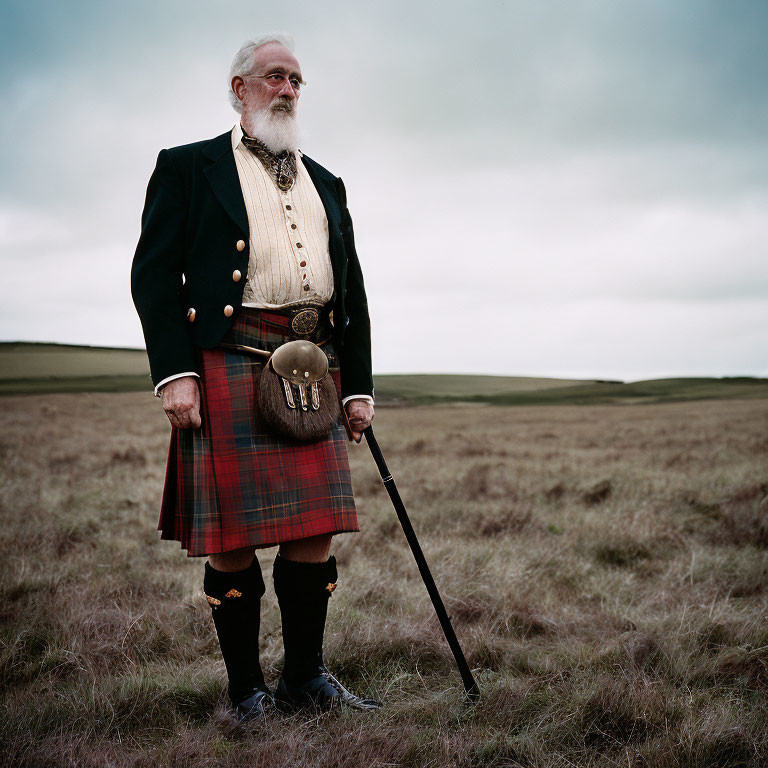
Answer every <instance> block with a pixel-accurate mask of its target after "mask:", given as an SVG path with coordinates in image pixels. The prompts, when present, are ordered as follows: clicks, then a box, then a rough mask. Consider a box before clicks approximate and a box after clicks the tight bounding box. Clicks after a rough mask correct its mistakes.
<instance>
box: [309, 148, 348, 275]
mask: <svg viewBox="0 0 768 768" xmlns="http://www.w3.org/2000/svg"><path fill="white" fill-rule="evenodd" d="M301 160H302V162H303V163H304V167H305V168H306V169H307V173H309V177H310V178H311V179H312V183H313V184H314V185H315V189H316V190H317V193H318V195H320V200H321V202H322V203H323V208H325V215H326V218H327V219H328V246H329V251H330V254H331V265H332V266H333V273H334V275H335V277H336V278H337V279H338V278H339V276H340V275H341V270H342V267H343V264H342V261H343V254H344V245H343V241H342V239H341V207H340V206H339V200H338V193H337V191H336V177H335V176H333V175H332V174H330V173H329V172H328V171H326V170H325V168H323V166H322V165H319V164H318V163H316V162H315V161H314V160H313V159H312V158H311V157H307V156H306V155H304V154H302V156H301Z"/></svg>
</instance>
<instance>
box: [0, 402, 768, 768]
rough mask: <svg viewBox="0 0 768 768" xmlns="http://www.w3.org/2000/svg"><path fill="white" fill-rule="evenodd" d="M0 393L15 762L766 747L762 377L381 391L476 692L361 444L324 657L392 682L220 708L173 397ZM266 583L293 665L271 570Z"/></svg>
mask: <svg viewBox="0 0 768 768" xmlns="http://www.w3.org/2000/svg"><path fill="white" fill-rule="evenodd" d="M0 408H1V409H2V411H1V414H2V415H1V417H0V418H1V422H0V423H1V424H2V432H1V433H0V434H1V435H2V437H0V441H1V442H0V455H1V456H2V470H1V471H0V472H1V473H0V483H1V484H2V493H1V499H2V511H1V515H2V518H1V519H2V529H0V541H1V542H2V547H3V552H4V553H5V567H4V569H3V571H2V578H1V579H0V590H1V592H2V598H1V599H0V613H1V615H2V630H1V633H2V634H1V635H0V641H1V642H2V647H1V648H0V670H2V674H1V675H0V680H1V682H2V688H3V703H2V710H1V711H2V717H3V727H2V729H0V756H1V757H2V758H3V760H2V763H3V765H21V766H64V765H82V766H100V767H101V766H157V765H173V766H201V765H216V766H243V765H254V766H319V765H323V766H355V767H358V766H366V767H367V766H440V767H442V766H457V767H458V766H462V767H463V766H466V767H467V768H469V767H470V766H542V767H543V766H574V765H576V766H595V767H598V766H599V767H600V768H603V767H604V766H645V767H647V768H667V766H680V767H683V766H686V767H692V766H702V767H704V766H706V767H707V768H711V767H712V766H728V767H729V768H731V767H735V766H747V765H755V766H758V765H765V764H766V761H768V707H767V706H766V703H767V702H766V698H767V694H768V602H767V594H768V522H767V517H768V501H767V500H766V494H767V493H768V471H767V470H766V464H765V457H766V448H768V437H767V435H768V430H767V429H766V426H768V401H765V400H752V401H732V402H731V401H719V402H716V403H711V402H698V403H681V404H669V405H656V406H650V405H646V406H623V407H616V406H589V407H586V406H584V407H570V406H561V407H546V406H542V407H537V408H493V407H439V408H438V407H434V408H402V409H382V410H380V412H379V416H378V418H377V422H376V427H377V437H378V439H379V442H380V443H381V445H382V447H383V449H384V450H385V453H386V455H387V459H388V461H389V464H390V467H391V468H392V469H393V471H394V473H395V477H396V479H397V481H398V486H399V488H400V490H401V493H402V495H403V497H404V499H405V502H406V505H407V506H408V508H409V511H410V513H411V516H412V519H413V521H414V525H415V527H416V529H417V532H418V533H419V536H420V538H421V541H422V544H423V546H424V549H425V552H426V554H427V557H428V559H429V561H430V563H431V564H432V567H433V571H434V574H435V577H436V579H437V581H438V584H439V586H440V588H441V591H442V592H443V595H444V598H445V601H446V604H447V606H448V609H449V612H450V613H451V615H452V617H453V620H454V624H455V626H456V630H457V633H458V635H459V637H460V640H461V641H462V643H463V646H464V649H465V651H466V654H467V657H468V659H469V661H470V664H471V666H473V668H474V669H475V670H476V676H477V678H478V681H479V682H480V685H481V688H482V690H483V694H484V696H483V700H482V702H481V703H480V704H479V705H478V706H476V707H474V708H468V707H466V706H465V705H464V704H463V702H462V699H461V695H460V691H459V687H458V678H457V676H456V674H455V672H454V670H453V666H452V658H451V656H450V653H449V651H448V650H447V647H446V645H445V643H444V641H443V639H442V637H441V635H440V631H439V627H438V625H437V622H436V620H435V618H434V615H433V612H432V609H431V606H430V604H429V602H428V599H427V597H426V594H425V592H424V589H423V587H422V585H421V583H420V581H419V577H418V574H417V571H416V569H415V566H414V564H413V562H412V560H411V557H410V555H409V553H408V551H407V548H406V545H405V543H404V540H403V537H402V535H401V533H400V532H399V530H398V527H397V523H396V521H395V518H394V514H393V512H392V511H391V508H390V507H389V502H388V500H387V498H386V494H385V493H384V491H383V489H382V488H381V485H380V483H379V481H378V478H377V475H376V471H375V467H374V466H373V462H372V461H371V459H370V457H369V456H368V455H367V451H366V450H365V449H364V448H357V449H355V450H353V451H352V462H353V472H354V478H355V486H356V491H357V494H358V500H359V508H360V517H361V523H362V527H363V532H362V533H360V534H356V535H349V536H346V537H341V538H340V539H339V541H338V542H337V544H336V548H335V549H336V555H337V557H338V560H339V563H340V575H341V582H340V587H339V589H338V590H337V591H336V593H335V595H334V598H333V600H332V603H331V615H330V619H329V622H330V623H329V633H328V642H327V659H328V661H329V665H330V666H331V667H332V668H333V669H334V670H335V671H337V673H338V674H339V675H340V676H343V677H344V679H346V680H348V681H349V683H350V685H351V687H353V688H354V689H356V690H358V691H359V692H364V693H375V694H378V695H380V696H382V697H383V698H384V699H385V700H386V702H387V707H386V709H385V710H383V711H382V712H381V713H378V714H363V713H357V712H348V713H343V714H341V715H338V716H335V717H330V718H321V719H314V718H311V717H308V716H294V717H291V718H288V717H284V716H277V715H275V716H274V717H273V718H272V719H271V720H270V722H269V724H268V725H267V727H250V728H245V727H237V726H233V725H232V724H231V722H229V720H228V719H227V717H226V708H225V692H224V689H225V677H224V669H223V664H222V662H221V661H220V659H219V655H218V649H217V645H216V640H215V636H214V634H213V630H212V627H211V623H210V615H209V611H208V608H207V606H206V605H205V604H204V603H203V600H202V599H201V592H200V587H201V581H202V561H201V560H196V559H187V558H185V557H184V555H183V554H181V552H180V551H179V549H178V546H177V545H175V544H173V543H168V542H160V541H158V539H157V535H156V533H155V531H154V528H155V523H156V518H157V507H158V500H159V494H160V489H161V485H162V474H163V463H164V457H165V451H166V444H167V432H168V428H167V425H166V424H165V422H164V417H163V416H162V414H161V413H160V409H159V407H158V404H157V402H155V401H154V400H153V398H151V397H150V396H147V395H143V394H120V395H108V394H103V395H87V394H81V395H48V396H44V397H39V398H31V397H26V398H5V399H3V400H2V401H0ZM271 559H272V552H271V551H266V552H264V553H263V556H262V558H261V562H262V566H263V568H264V571H265V577H266V580H267V581H268V582H269V580H270V579H269V576H270V568H271ZM263 605H264V619H263V627H264V637H263V640H262V646H263V649H264V652H263V657H264V661H265V668H266V670H267V675H268V678H269V679H270V681H274V680H275V679H276V677H277V675H278V673H279V672H278V671H279V667H280V648H281V640H280V628H279V620H278V612H277V608H276V605H275V601H274V596H273V594H272V592H271V590H269V591H268V593H267V596H266V598H265V600H264V603H263Z"/></svg>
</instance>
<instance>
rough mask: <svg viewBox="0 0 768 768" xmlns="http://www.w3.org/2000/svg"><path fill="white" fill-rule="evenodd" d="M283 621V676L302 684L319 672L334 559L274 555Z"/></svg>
mask: <svg viewBox="0 0 768 768" xmlns="http://www.w3.org/2000/svg"><path fill="white" fill-rule="evenodd" d="M273 576H274V579H275V594H276V595H277V602H278V604H279V605H280V616H281V618H282V621H283V646H284V648H285V664H284V667H283V678H284V679H285V681H286V682H287V683H288V684H289V685H302V684H303V683H306V682H308V681H309V680H312V679H313V678H315V677H317V676H318V675H319V674H320V671H321V667H322V665H323V633H324V631H325V617H326V612H327V609H328V598H329V597H330V596H331V593H332V592H333V590H334V588H335V586H336V579H337V574H336V558H335V557H333V556H331V557H330V558H329V559H328V560H327V561H326V562H324V563H297V562H294V561H293V560H286V559H285V558H282V557H280V555H278V556H277V557H276V558H275V565H274V569H273Z"/></svg>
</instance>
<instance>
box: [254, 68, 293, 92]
mask: <svg viewBox="0 0 768 768" xmlns="http://www.w3.org/2000/svg"><path fill="white" fill-rule="evenodd" d="M248 78H254V79H256V80H264V81H265V82H266V84H267V85H268V86H269V87H270V88H272V89H274V90H275V91H279V90H280V89H281V88H282V87H283V86H284V85H285V83H286V81H288V82H289V83H290V85H291V88H293V90H294V91H295V92H296V93H298V92H299V91H300V90H301V86H302V85H306V83H305V82H304V81H303V80H302V79H301V78H300V77H297V76H296V75H285V74H283V73H282V72H270V73H269V74H268V75H247V76H246V77H244V78H243V79H244V80H247V79H248Z"/></svg>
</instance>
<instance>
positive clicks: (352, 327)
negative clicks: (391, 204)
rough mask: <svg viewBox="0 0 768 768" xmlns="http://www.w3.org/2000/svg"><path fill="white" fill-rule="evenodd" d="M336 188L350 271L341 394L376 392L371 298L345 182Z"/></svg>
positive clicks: (339, 182)
mask: <svg viewBox="0 0 768 768" xmlns="http://www.w3.org/2000/svg"><path fill="white" fill-rule="evenodd" d="M337 191H338V195H339V202H340V204H341V234H342V237H343V239H344V249H345V251H346V254H347V274H346V284H345V285H344V286H343V287H342V290H344V294H345V298H344V309H345V313H346V316H347V327H346V329H345V331H344V337H343V338H344V340H343V343H342V345H341V349H340V350H339V368H340V373H341V394H342V397H346V396H347V395H353V394H354V395H371V396H373V373H372V365H371V321H370V317H369V315H368V300H367V298H366V295H365V284H364V283H363V273H362V270H361V269H360V260H359V259H358V257H357V251H356V250H355V236H354V230H353V228H352V217H351V216H350V215H349V210H348V208H347V194H346V190H345V189H344V182H343V181H342V180H341V179H338V180H337Z"/></svg>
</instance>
